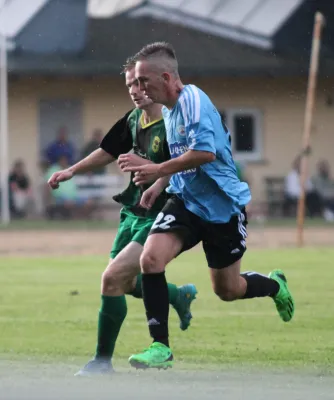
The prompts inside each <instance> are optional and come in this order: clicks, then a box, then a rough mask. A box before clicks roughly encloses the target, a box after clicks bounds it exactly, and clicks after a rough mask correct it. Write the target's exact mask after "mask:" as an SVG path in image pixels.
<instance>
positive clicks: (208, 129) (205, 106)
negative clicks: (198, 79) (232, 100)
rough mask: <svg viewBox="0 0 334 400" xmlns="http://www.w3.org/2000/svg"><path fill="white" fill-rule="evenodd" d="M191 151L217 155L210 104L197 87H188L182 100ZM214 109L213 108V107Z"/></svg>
mask: <svg viewBox="0 0 334 400" xmlns="http://www.w3.org/2000/svg"><path fill="white" fill-rule="evenodd" d="M179 101H180V104H181V110H182V115H183V120H184V125H185V133H186V138H187V145H188V149H189V150H197V151H208V152H210V153H213V154H216V146H215V135H214V129H213V125H212V122H211V118H210V112H211V111H212V112H213V109H212V110H211V108H210V106H212V105H211V104H210V103H208V102H206V101H205V99H203V98H201V95H200V93H199V90H198V89H197V88H196V87H195V86H188V87H186V90H185V92H184V94H183V95H182V97H181V98H180V100H179ZM212 107H213V106H212Z"/></svg>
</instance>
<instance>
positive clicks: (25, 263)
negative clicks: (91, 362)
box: [0, 248, 334, 371]
mask: <svg viewBox="0 0 334 400" xmlns="http://www.w3.org/2000/svg"><path fill="white" fill-rule="evenodd" d="M333 259H334V250H333V249H326V248H322V249H319V250H316V249H305V250H292V249H289V250H275V251H273V250H261V251H260V250H259V251H258V250H252V251H249V252H248V253H247V254H246V256H245V257H244V262H243V269H244V270H256V271H259V272H263V273H268V272H269V271H270V270H271V269H273V268H281V267H282V268H283V269H284V270H285V271H286V273H287V277H288V280H289V283H290V287H291V289H292V290H293V294H294V297H295V301H296V313H295V318H294V320H293V321H292V322H290V323H283V322H282V321H281V320H280V319H279V317H278V314H277V313H276V309H275V308H274V303H273V302H272V300H271V299H256V300H244V301H238V302H234V303H223V302H222V301H220V300H218V298H216V297H215V295H214V294H213V293H212V290H211V287H210V281H209V276H208V271H207V267H206V263H205V259H204V256H203V254H202V252H200V251H192V252H188V253H187V254H185V255H182V256H181V257H179V259H178V260H176V261H175V262H173V263H172V265H171V266H170V267H169V269H168V273H167V276H168V279H169V280H170V281H171V282H175V283H176V284H182V283H188V282H194V283H195V284H196V285H197V287H198V290H199V295H198V299H197V300H196V301H195V303H194V306H193V314H194V319H193V323H192V326H191V327H190V329H189V330H188V331H187V332H181V331H180V330H179V329H178V321H177V318H176V315H175V312H174V310H172V309H171V320H170V334H171V345H172V348H173V351H174V354H175V358H176V360H180V361H183V362H184V363H187V364H197V365H198V366H203V365H204V366H205V365H208V366H209V365H214V366H216V367H218V366H220V367H223V366H224V365H228V364H234V365H240V364H244V365H248V364H251V365H257V366H264V367H266V366H268V367H273V368H274V367H280V366H281V367H283V366H284V367H298V368H302V367H305V368H313V367H321V368H325V369H326V370H327V371H330V370H332V369H333V365H334V339H333V338H334V336H333V334H334V318H333V314H334V313H333V303H334V291H333V290H331V289H330V288H331V287H332V281H333ZM106 261H107V257H66V258H36V259H33V258H28V259H27V258H0V265H1V268H0V270H1V279H0V304H1V306H0V309H1V312H0V327H1V328H0V355H1V357H2V358H5V359H11V358H22V359H23V358H25V357H27V356H29V357H35V358H40V359H44V360H49V361H52V360H62V361H66V360H69V359H76V358H77V359H79V358H80V360H82V358H83V357H84V358H85V359H86V358H87V359H88V358H89V357H91V356H92V355H93V354H94V350H95V338H96V320H97V312H98V309H99V304H100V298H99V286H100V275H101V272H102V270H103V269H104V266H105V264H106ZM74 290H77V291H78V292H79V295H77V296H71V295H70V294H69V293H70V292H71V291H74ZM128 309H129V311H128V317H127V319H126V321H125V324H124V326H123V328H122V331H121V335H120V340H119V342H118V345H117V349H116V354H115V360H119V362H121V363H122V362H123V361H125V360H126V359H127V358H128V356H129V355H130V354H132V353H133V352H136V351H139V350H142V349H143V348H144V347H146V346H147V345H148V344H149V343H150V338H149V336H148V330H147V327H146V322H145V317H144V309H143V304H142V302H141V301H140V300H137V299H133V298H131V297H128ZM116 363H117V361H116Z"/></svg>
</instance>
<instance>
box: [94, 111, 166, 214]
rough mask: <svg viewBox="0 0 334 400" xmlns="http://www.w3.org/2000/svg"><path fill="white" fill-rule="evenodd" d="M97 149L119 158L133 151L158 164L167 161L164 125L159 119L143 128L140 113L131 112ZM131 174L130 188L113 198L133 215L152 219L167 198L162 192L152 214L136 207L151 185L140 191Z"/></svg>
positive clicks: (112, 129)
mask: <svg viewBox="0 0 334 400" xmlns="http://www.w3.org/2000/svg"><path fill="white" fill-rule="evenodd" d="M100 147H101V148H102V149H103V150H104V151H106V152H107V153H109V154H110V155H112V156H113V157H114V158H116V159H117V158H118V157H119V155H121V154H125V153H128V152H129V151H131V150H133V152H134V153H135V154H137V155H138V156H140V157H142V158H145V159H147V160H150V161H152V162H154V163H155V164H160V163H162V162H164V161H167V160H169V159H170V154H169V149H168V144H167V140H166V130H165V124H164V121H163V119H162V117H161V119H159V120H157V121H152V122H151V123H149V124H147V125H144V122H143V111H142V110H139V109H134V110H132V111H130V112H128V113H127V114H126V115H125V116H124V117H123V118H121V119H120V120H119V121H117V122H116V124H115V125H114V126H113V127H112V128H111V129H110V131H109V132H108V133H107V134H106V136H105V137H104V139H103V140H102V142H101V145H100ZM132 179H133V174H131V179H130V183H129V186H128V187H127V188H126V189H125V190H124V191H123V192H122V193H120V194H118V195H116V196H114V197H113V199H114V200H115V201H117V202H118V203H120V204H122V205H123V206H124V207H126V208H127V209H129V210H130V211H131V212H133V213H134V214H135V215H140V216H147V217H155V216H156V215H157V214H158V213H159V212H160V211H161V209H162V207H163V206H164V204H165V203H166V201H167V198H168V194H167V193H166V192H165V191H164V192H163V193H161V195H160V196H159V197H158V199H157V200H156V202H155V204H154V205H153V207H152V208H151V210H145V209H143V208H141V207H139V206H138V204H139V202H140V198H141V195H142V193H143V191H144V190H146V189H147V188H148V187H149V186H150V184H148V185H143V186H142V187H138V186H136V185H135V184H134V183H133V181H132Z"/></svg>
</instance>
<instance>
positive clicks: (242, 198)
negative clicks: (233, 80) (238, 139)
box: [162, 85, 251, 223]
mask: <svg viewBox="0 0 334 400" xmlns="http://www.w3.org/2000/svg"><path fill="white" fill-rule="evenodd" d="M162 114H163V117H164V121H165V126H166V132H167V141H168V145H169V150H170V154H171V157H172V158H175V157H178V156H180V155H182V154H183V153H185V152H186V151H187V150H198V151H208V152H211V153H213V154H215V155H216V159H215V161H213V162H211V163H208V164H203V165H201V166H200V167H198V168H194V169H191V170H187V171H182V172H179V173H177V174H175V175H173V176H172V178H171V180H170V186H169V187H168V188H167V191H168V192H169V193H175V194H177V195H178V196H179V197H180V198H181V199H182V200H183V202H184V204H185V206H186V208H187V209H188V210H189V211H191V212H192V213H194V214H196V215H198V216H199V217H200V218H202V219H204V220H206V221H209V222H212V223H226V222H228V221H229V220H230V218H231V217H232V216H233V215H238V214H240V211H241V210H242V209H243V208H244V207H245V206H246V205H247V204H248V203H249V202H250V200H251V194H250V190H249V187H248V185H247V183H245V182H240V180H239V179H238V177H237V171H236V167H235V164H234V161H233V158H232V152H231V144H230V133H229V131H228V130H227V129H225V128H224V126H223V124H222V121H221V116H220V114H219V112H218V111H217V109H216V108H215V106H214V105H213V104H212V102H211V100H210V99H209V97H208V96H207V95H206V94H205V93H204V92H203V91H202V90H200V89H199V88H197V87H196V86H194V85H186V86H184V88H183V89H182V91H181V93H180V96H179V99H178V101H177V103H176V104H175V106H174V107H173V109H171V110H169V109H168V108H167V107H163V109H162Z"/></svg>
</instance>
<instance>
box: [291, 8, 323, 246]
mask: <svg viewBox="0 0 334 400" xmlns="http://www.w3.org/2000/svg"><path fill="white" fill-rule="evenodd" d="M324 23H325V18H324V16H323V15H322V14H321V13H320V12H317V13H316V14H315V18H314V29H313V40H312V50H311V60H310V70H309V77H308V84H307V94H306V105H305V115H304V131H303V141H302V148H303V150H304V151H303V155H302V157H301V163H300V186H301V195H300V198H299V201H298V209H297V245H298V246H299V247H302V246H303V245H304V217H305V183H306V179H307V168H308V162H307V161H308V158H307V156H306V149H308V148H309V146H310V137H311V129H312V119H313V113H314V108H315V101H314V100H315V90H316V85H317V75H318V65H319V54H320V43H321V31H322V27H323V26H324Z"/></svg>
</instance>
